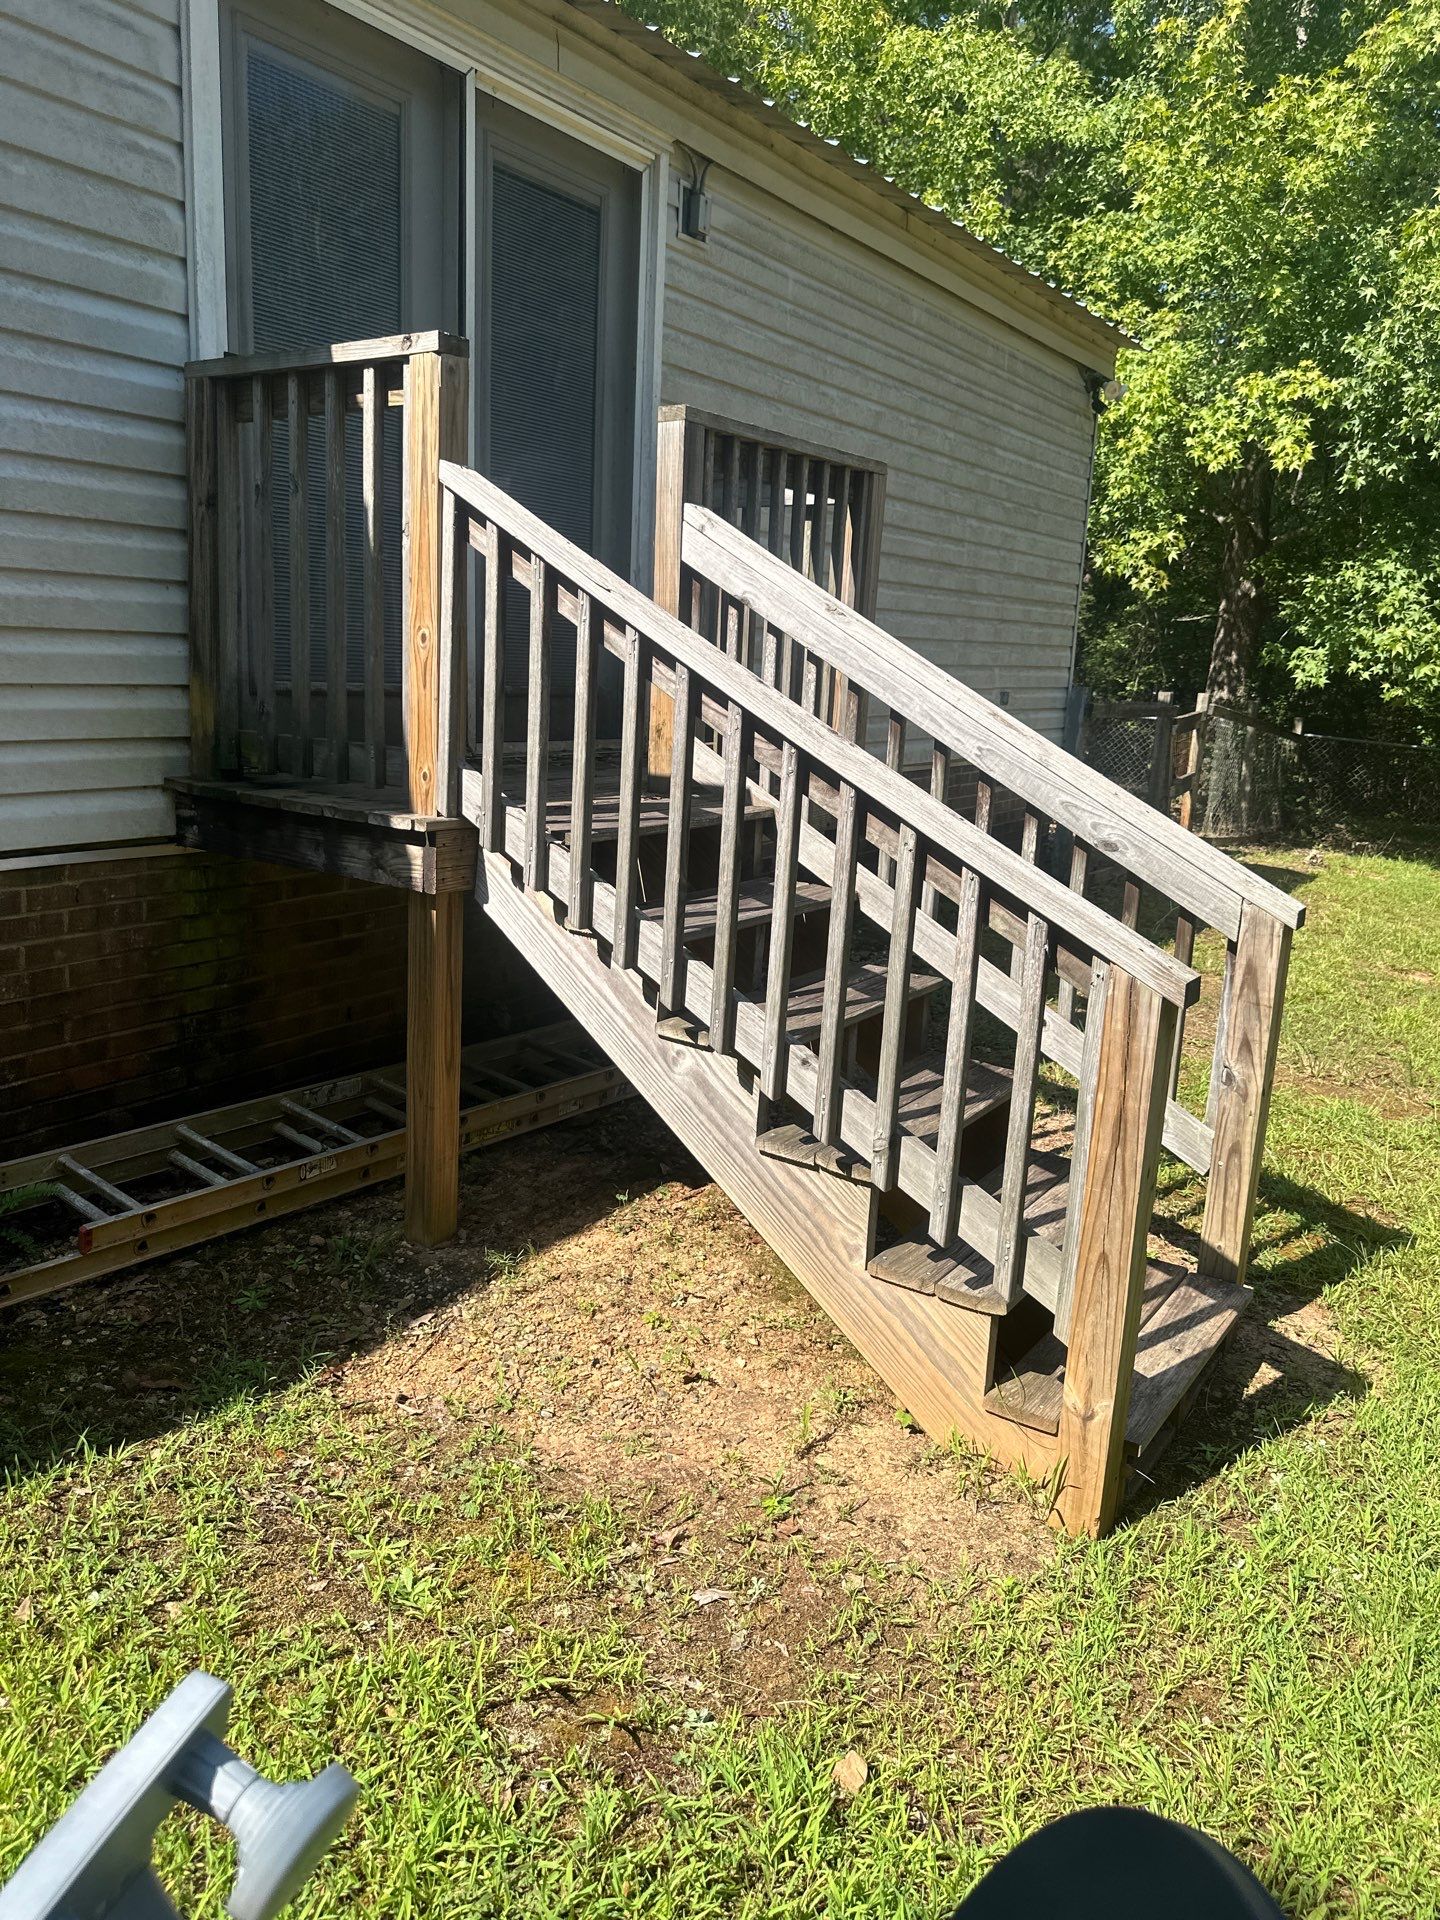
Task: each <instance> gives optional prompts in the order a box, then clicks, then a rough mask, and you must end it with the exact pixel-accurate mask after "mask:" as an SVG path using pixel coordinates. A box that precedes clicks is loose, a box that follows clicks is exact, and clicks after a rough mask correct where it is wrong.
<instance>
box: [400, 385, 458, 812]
mask: <svg viewBox="0 0 1440 1920" xmlns="http://www.w3.org/2000/svg"><path fill="white" fill-rule="evenodd" d="M468 396H469V372H468V365H467V362H466V361H465V360H464V359H463V358H461V357H460V356H459V355H458V354H436V353H422V354H419V355H417V356H416V357H415V358H414V359H412V360H411V361H410V362H409V363H408V364H407V366H406V369H405V581H406V597H405V671H404V687H405V707H404V711H405V750H406V758H407V766H408V772H409V780H410V799H411V803H412V804H413V805H414V806H415V807H416V808H417V809H418V810H419V811H421V812H425V813H433V812H435V811H437V808H436V804H435V794H436V779H437V768H438V760H439V742H440V704H441V702H440V660H439V651H440V648H439V639H440V598H441V577H440V567H441V539H440V462H441V460H459V459H463V458H464V455H465V446H466V437H467V419H466V413H467V407H468V404H469V401H468Z"/></svg>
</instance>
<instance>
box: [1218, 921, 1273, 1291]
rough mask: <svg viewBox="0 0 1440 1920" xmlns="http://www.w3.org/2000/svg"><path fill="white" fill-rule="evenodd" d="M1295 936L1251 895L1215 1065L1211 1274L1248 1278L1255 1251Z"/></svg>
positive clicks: (1234, 954)
mask: <svg viewBox="0 0 1440 1920" xmlns="http://www.w3.org/2000/svg"><path fill="white" fill-rule="evenodd" d="M1290 941H1291V930H1290V928H1289V927H1287V926H1286V925H1285V924H1284V922H1283V921H1280V920H1277V919H1275V918H1274V916H1273V915H1271V914H1268V913H1266V912H1265V911H1264V910H1263V908H1260V907H1257V906H1252V905H1250V904H1249V903H1247V904H1246V905H1245V906H1244V907H1242V908H1241V910H1240V931H1239V933H1238V935H1237V936H1236V940H1235V946H1234V950H1233V952H1232V954H1231V958H1230V992H1229V1000H1228V1006H1227V1010H1226V1015H1225V1022H1224V1026H1223V1028H1222V1030H1221V1034H1220V1037H1219V1041H1218V1043H1217V1046H1216V1049H1215V1061H1214V1065H1213V1066H1212V1068H1211V1072H1212V1073H1213V1074H1214V1076H1215V1079H1216V1085H1215V1088H1214V1090H1213V1103H1212V1112H1213V1115H1214V1127H1215V1143H1214V1146H1213V1148H1212V1150H1211V1156H1210V1176H1209V1179H1208V1180H1207V1182H1206V1186H1205V1222H1204V1226H1203V1227H1202V1229H1201V1237H1202V1241H1203V1245H1202V1248H1201V1252H1200V1272H1201V1273H1202V1274H1204V1275H1206V1276H1207V1277H1208V1278H1211V1279H1216V1280H1234V1281H1243V1280H1244V1278H1245V1268H1246V1264H1247V1262H1248V1260H1249V1257H1250V1228H1251V1226H1252V1224H1253V1222H1254V1219H1255V1196H1256V1192H1257V1190H1258V1188H1259V1184H1260V1161H1261V1156H1262V1155H1263V1153H1264V1151H1265V1123H1266V1120H1267V1119H1268V1117H1269V1112H1270V1083H1271V1081H1272V1079H1273V1078H1274V1074H1275V1051H1276V1048H1277V1046H1278V1044H1279V1040H1280V1016H1281V1013H1282V1011H1283V1009H1284V1004H1285V977H1286V974H1287V973H1288V971H1289V966H1290Z"/></svg>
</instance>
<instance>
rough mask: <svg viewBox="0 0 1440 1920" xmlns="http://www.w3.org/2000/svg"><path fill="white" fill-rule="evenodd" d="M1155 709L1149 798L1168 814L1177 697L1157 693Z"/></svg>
mask: <svg viewBox="0 0 1440 1920" xmlns="http://www.w3.org/2000/svg"><path fill="white" fill-rule="evenodd" d="M1155 708H1156V710H1155V744H1154V747H1153V748H1152V750H1151V755H1150V792H1149V795H1148V798H1149V801H1150V804H1151V806H1152V807H1158V808H1159V810H1160V811H1161V813H1168V812H1169V811H1170V782H1171V779H1172V778H1173V766H1172V762H1173V760H1174V755H1175V695H1174V694H1173V693H1157V694H1156V696H1155Z"/></svg>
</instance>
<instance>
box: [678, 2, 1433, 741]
mask: <svg viewBox="0 0 1440 1920" xmlns="http://www.w3.org/2000/svg"><path fill="white" fill-rule="evenodd" d="M658 7H659V11H658V14H657V18H658V23H659V24H661V25H662V26H665V27H666V28H667V30H668V31H670V32H671V33H672V34H673V35H675V37H677V38H680V39H682V40H685V41H686V42H687V43H690V44H699V45H700V46H701V47H702V50H704V51H706V52H708V53H709V54H710V55H711V56H712V57H713V58H716V59H718V60H719V61H720V62H721V63H722V64H724V65H725V66H726V67H727V68H728V70H730V71H737V72H739V73H740V74H741V75H742V77H744V78H746V79H747V80H748V81H749V82H750V83H751V84H753V85H758V86H759V87H760V88H761V89H762V90H764V91H765V92H767V93H769V94H771V95H773V96H774V97H776V98H778V99H780V100H781V101H782V102H784V103H785V104H787V105H788V106H789V107H790V109H791V110H792V111H794V112H796V113H797V114H799V115H800V116H801V117H803V118H805V119H807V120H808V121H810V122H811V123H812V124H813V125H815V126H816V127H817V129H818V130H819V131H821V132H822V133H825V134H827V135H830V136H832V137H835V138H838V139H840V140H841V141H842V142H843V143H844V144H845V145H846V146H847V147H849V148H850V149H851V150H852V151H855V152H858V153H861V154H863V155H864V156H865V157H867V158H869V159H871V160H873V161H874V162H876V163H877V164H878V165H880V166H882V167H883V168H884V170H885V171H886V172H887V173H891V174H893V175H894V176H895V177H896V178H897V179H899V180H900V181H901V183H902V184H903V185H905V186H907V187H909V188H911V189H912V190H913V191H915V192H918V193H919V194H921V195H922V196H923V197H924V198H925V199H927V200H931V201H933V202H935V203H937V204H939V205H942V206H945V207H946V208H947V209H948V210H949V211H951V212H952V213H953V214H955V215H956V216H957V217H958V218H960V219H962V220H964V221H965V222H966V224H967V225H968V226H970V227H971V228H972V230H974V231H975V232H977V233H979V234H980V235H981V236H982V237H985V238H987V239H990V240H993V241H994V242H995V243H996V244H998V245H1000V246H1003V247H1004V248H1005V249H1006V250H1007V251H1008V252H1010V253H1011V254H1013V255H1014V256H1015V257H1016V258H1018V259H1020V260H1021V261H1023V262H1024V263H1025V264H1026V265H1029V266H1032V267H1034V268H1036V269H1037V270H1038V271H1040V272H1042V273H1044V274H1045V275H1046V276H1047V277H1048V278H1051V279H1053V280H1056V281H1058V282H1059V283H1060V284H1063V285H1067V286H1070V287H1072V288H1076V289H1078V290H1080V291H1082V292H1083V294H1084V297H1085V298H1086V299H1087V300H1088V301H1089V302H1090V304H1092V305H1094V306H1097V307H1098V308H1099V309H1100V310H1101V311H1103V312H1106V313H1108V314H1109V315H1111V316H1112V317H1113V318H1115V319H1117V320H1118V321H1120V322H1121V323H1122V324H1123V325H1124V327H1125V328H1126V330H1127V332H1128V333H1129V334H1130V335H1131V336H1132V337H1133V338H1134V339H1135V340H1136V341H1137V342H1139V343H1140V346H1139V347H1138V348H1133V349H1127V350H1126V351H1125V352H1123V353H1122V355H1121V361H1120V367H1119V377H1120V379H1119V397H1118V398H1117V400H1116V401H1115V403H1114V404H1112V405H1111V406H1109V407H1108V408H1107V410H1106V412H1105V414H1104V416H1103V417H1102V423H1101V434H1100V443H1099V446H1100V450H1099V459H1098V466H1097V474H1096V488H1095V500H1094V509H1093V517H1092V533H1091V560H1092V581H1091V586H1092V591H1091V593H1090V595H1089V596H1088V606H1089V608H1090V616H1089V617H1090V620H1091V623H1092V624H1091V626H1090V630H1089V632H1088V635H1087V639H1088V641H1089V644H1090V648H1091V654H1092V658H1096V659H1103V658H1105V657H1106V655H1107V648H1108V657H1109V659H1110V661H1111V664H1112V670H1114V671H1116V672H1117V673H1118V672H1122V671H1123V655H1122V648H1123V647H1125V646H1127V645H1128V646H1130V648H1131V649H1132V652H1133V649H1134V647H1135V645H1136V643H1137V642H1138V643H1139V644H1140V658H1141V659H1143V660H1145V661H1149V660H1152V659H1153V660H1159V659H1161V658H1164V659H1166V660H1167V661H1169V662H1172V663H1174V662H1176V661H1179V660H1184V659H1188V660H1189V661H1190V663H1191V670H1192V674H1193V676H1194V677H1195V678H1196V679H1199V678H1204V679H1205V680H1206V681H1207V683H1208V686H1209V688H1210V691H1211V692H1212V693H1214V694H1217V695H1219V696H1221V697H1224V698H1227V699H1231V700H1237V701H1245V700H1248V699H1252V698H1255V697H1257V696H1259V697H1266V696H1269V697H1273V698H1275V699H1277V700H1283V701H1289V700H1292V699H1293V698H1294V697H1295V696H1296V694H1297V693H1298V694H1299V696H1300V697H1301V698H1303V699H1304V700H1305V701H1307V702H1308V703H1309V706H1310V708H1311V711H1312V712H1314V713H1317V714H1323V713H1324V711H1325V710H1326V708H1327V705H1328V707H1329V709H1330V710H1331V711H1332V712H1333V711H1334V710H1335V709H1336V708H1337V707H1343V708H1345V709H1346V710H1347V711H1349V712H1350V713H1352V715H1353V709H1354V708H1355V706H1356V704H1357V702H1358V704H1360V705H1361V706H1365V705H1367V704H1379V703H1382V702H1385V703H1390V707H1391V711H1392V714H1393V716H1394V717H1395V719H1396V721H1397V723H1399V724H1407V725H1409V726H1411V727H1414V728H1418V729H1419V730H1421V731H1425V732H1428V733H1431V734H1434V733H1437V732H1440V204H1437V194H1440V115H1437V104H1436V103H1437V102H1440V0H1402V4H1400V5H1398V6H1396V7H1394V8H1391V7H1389V6H1388V5H1386V4H1384V3H1383V0H1348V3H1342V0H1117V3H1116V4H1114V5H1110V6H1103V5H1093V4H1086V0H1034V4H1032V5H1030V6H1023V5H1021V4H1019V0H1016V4H1010V5H997V4H994V0H962V4H961V5H959V6H958V7H956V8H953V9H947V10H946V11H944V12H941V11H939V10H933V11H932V10H931V9H928V8H926V7H924V6H919V5H914V4H906V0H784V3H783V4H774V5H766V4H764V0H762V3H761V4H759V5H756V6H752V7H749V8H742V7H740V6H738V5H735V4H729V0H658ZM651 11H652V12H654V11H655V9H653V8H652V9H651ZM1207 609H1208V613H1207ZM1207 631H1208V639H1209V645H1208V660H1206V659H1205V657H1204V653H1205V649H1204V647H1203V645H1201V646H1197V644H1196V641H1197V637H1198V636H1201V635H1204V634H1206V633H1207ZM1355 724H1356V723H1355V721H1354V720H1353V717H1352V718H1351V719H1350V721H1349V726H1350V730H1354V728H1355Z"/></svg>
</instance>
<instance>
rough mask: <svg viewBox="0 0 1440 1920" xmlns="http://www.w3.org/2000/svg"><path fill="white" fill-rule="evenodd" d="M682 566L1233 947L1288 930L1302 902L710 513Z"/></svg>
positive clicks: (688, 520) (698, 519) (694, 513)
mask: <svg viewBox="0 0 1440 1920" xmlns="http://www.w3.org/2000/svg"><path fill="white" fill-rule="evenodd" d="M684 519H685V525H684V539H683V549H682V552H683V559H684V563H685V565H686V566H687V567H690V568H692V569H693V570H694V571H695V572H696V573H697V574H698V575H700V576H701V577H702V578H704V579H706V580H709V581H711V582H712V583H713V584H714V585H716V586H717V587H719V588H720V589H721V590H722V591H723V592H725V593H727V594H730V595H733V596H734V598H735V599H737V600H738V601H739V602H740V603H741V604H742V605H744V606H747V607H754V608H755V609H756V611H757V612H758V613H759V614H760V615H761V616H762V617H763V615H764V614H765V613H766V612H768V613H769V615H770V617H771V618H772V619H773V620H774V621H775V622H776V623H777V624H780V625H782V626H783V627H784V630H785V631H786V632H787V633H788V634H789V635H790V636H791V637H792V638H793V639H795V640H797V641H799V642H800V643H801V644H803V645H804V646H805V647H807V648H809V649H811V650H812V651H814V652H815V653H817V654H819V655H820V656H821V657H822V658H824V659H825V660H827V661H828V662H829V663H830V664H831V665H833V666H834V667H835V668H836V669H837V670H838V671H839V672H841V673H843V674H844V675H845V676H846V677H847V679H849V680H850V681H851V682H852V684H854V685H855V686H857V687H860V688H863V689H864V690H865V691H866V692H867V693H869V694H871V695H872V696H873V697H875V698H877V699H879V700H881V701H883V702H884V703H885V704H886V705H887V706H888V707H890V708H891V709H892V711H894V712H896V713H899V714H902V715H904V716H906V717H907V718H908V719H910V720H911V721H912V723H913V724H914V725H915V726H916V727H917V728H918V729H920V730H922V731H923V732H925V733H928V734H929V735H931V737H932V738H934V739H935V740H936V741H937V742H938V743H939V744H940V745H941V746H943V747H944V748H945V749H947V750H948V751H950V752H952V753H955V754H958V755H960V756H962V757H963V758H965V759H967V760H969V761H971V762H972V763H973V764H975V765H976V766H977V767H978V768H979V769H980V770H981V774H982V777H988V778H989V779H992V780H994V781H995V782H997V783H998V784H1001V785H1004V786H1005V787H1008V788H1009V789H1010V790H1011V791H1012V792H1013V793H1015V794H1017V795H1018V796H1019V797H1020V798H1021V799H1022V800H1023V801H1025V803H1026V804H1027V805H1031V806H1034V807H1036V808H1038V809H1040V810H1041V811H1043V812H1044V813H1047V814H1048V815H1049V816H1050V817H1051V818H1052V819H1054V820H1056V821H1057V822H1058V823H1059V824H1061V825H1062V826H1064V827H1065V828H1067V829H1068V830H1069V831H1070V832H1071V833H1073V834H1074V835H1075V836H1076V837H1077V838H1078V839H1080V840H1082V841H1084V842H1085V843H1086V845H1087V846H1089V847H1091V848H1093V849H1094V850H1095V851H1096V852H1098V853H1101V854H1104V855H1106V856H1108V857H1110V858H1112V859H1114V860H1116V861H1117V862H1118V863H1119V864H1120V865H1122V866H1124V867H1126V868H1128V869H1129V870H1130V871H1131V872H1132V873H1134V874H1135V875H1137V876H1138V877H1139V878H1140V879H1142V880H1145V881H1148V882H1149V884H1150V885H1152V886H1153V887H1155V888H1156V889H1157V890H1158V891H1159V892H1161V893H1162V894H1164V895H1165V896H1166V897H1167V898H1168V899H1171V900H1173V901H1175V903H1176V904H1177V906H1180V907H1182V908H1184V909H1186V910H1187V911H1189V912H1191V913H1193V914H1195V915H1196V916H1197V917H1199V918H1200V919H1202V920H1204V921H1205V922H1206V923H1207V924H1208V925H1210V926H1213V927H1216V928H1218V929H1219V930H1220V931H1221V932H1222V933H1224V934H1225V935H1226V937H1227V938H1230V939H1233V938H1234V937H1235V936H1236V934H1237V933H1238V932H1239V929H1240V915H1241V910H1242V908H1243V907H1244V906H1245V905H1247V904H1250V905H1253V906H1256V907H1259V908H1260V909H1261V910H1262V911H1264V912H1266V913H1268V914H1270V915H1272V916H1273V917H1274V918H1275V919H1276V920H1278V921H1280V922H1281V923H1282V924H1283V925H1285V926H1288V927H1298V926H1300V925H1301V924H1302V922H1303V921H1304V918H1305V908H1304V904H1303V902H1301V901H1299V900H1297V899H1295V898H1294V897H1293V896H1292V895H1290V894H1287V893H1284V892H1282V891H1281V890H1280V888H1278V887H1275V886H1272V885H1271V884H1270V882H1269V881H1267V880H1264V879H1262V878H1261V877H1260V876H1259V875H1258V874H1255V873H1253V872H1251V871H1250V869H1249V868H1247V867H1243V866H1241V865H1240V864H1239V863H1238V862H1237V861H1234V860H1231V859H1229V858H1228V857H1227V856H1226V855H1224V854H1223V853H1221V852H1219V850H1218V849H1216V848H1214V847H1211V846H1209V845H1208V844H1207V843H1206V842H1204V841H1199V840H1197V839H1195V838H1194V836H1192V835H1190V834H1188V833H1186V831H1185V830H1184V829H1183V828H1182V827H1180V826H1178V825H1177V824H1176V823H1175V822H1174V821H1172V820H1170V819H1168V818H1167V817H1165V816H1164V815H1161V814H1159V813H1157V812H1156V810H1155V809H1154V808H1153V807H1150V806H1147V805H1146V804H1145V803H1144V802H1143V801H1141V800H1138V799H1136V798H1135V797H1134V796H1133V795H1130V794H1127V793H1125V792H1124V791H1123V789H1121V788H1118V787H1115V786H1114V785H1113V784H1112V783H1111V782H1109V781H1107V780H1105V779H1104V778H1103V776H1101V775H1100V774H1097V773H1095V772H1094V771H1093V770H1092V769H1091V768H1089V767H1086V766H1085V765H1084V764H1083V763H1082V762H1080V761H1078V760H1076V759H1075V758H1074V757H1073V756H1072V755H1070V754H1067V753H1065V752H1064V751H1063V750H1062V749H1061V748H1059V747H1057V746H1055V745H1054V744H1053V743H1052V742H1050V741H1049V740H1047V739H1045V737H1044V736H1043V735H1041V734H1039V733H1036V732H1035V731H1034V729H1032V728H1030V727H1027V726H1026V725H1025V724H1024V722H1023V721H1021V720H1018V719H1016V718H1015V716H1014V715H1012V714H1008V713H1006V712H1005V711H1004V709H1003V708H1000V707H996V706H994V705H993V704H992V703H991V702H990V701H988V700H986V699H985V698H984V697H983V695H981V694H978V693H976V692H975V691H974V689H973V688H970V687H967V686H965V685H964V683H963V682H961V681H959V680H956V679H955V678H954V676H953V675H951V674H949V673H946V672H945V671H944V669H943V668H941V667H938V666H936V665H935V664H934V663H933V662H932V661H929V660H926V659H925V658H924V657H923V656H922V655H920V654H918V653H916V652H914V651H913V650H912V649H911V648H909V647H906V646H903V645H902V644H901V643H900V642H899V641H898V640H896V639H895V638H894V637H893V636H892V635H890V634H888V633H886V632H885V631H884V629H883V628H881V627H878V626H876V625H875V624H874V622H873V621H870V620H867V619H865V617H864V616H863V615H862V614H859V613H857V612H856V611H855V610H854V609H853V608H851V607H847V606H846V605H845V604H844V603H843V601H840V600H837V599H835V598H834V597H833V595H831V594H828V593H826V592H825V591H824V590H823V588H821V587H819V586H817V585H816V584H815V583H814V582H813V581H811V580H807V579H805V578H804V577H803V576H802V575H800V574H799V573H797V572H796V571H795V569H794V568H792V567H790V566H788V565H787V564H786V562H785V561H784V560H783V559H780V558H778V557H776V556H775V555H773V554H769V553H767V552H765V551H764V550H763V549H761V548H759V547H757V546H756V545H755V543H754V542H753V541H749V540H747V539H746V538H745V536H744V535H743V534H742V533H741V532H739V531H738V529H736V528H734V527H732V526H730V525H729V524H728V523H727V522H726V521H725V520H723V519H722V518H721V517H720V516H719V515H718V514H715V513H711V512H709V511H707V510H706V509H705V508H704V507H697V506H687V507H686V509H685V516H684Z"/></svg>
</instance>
